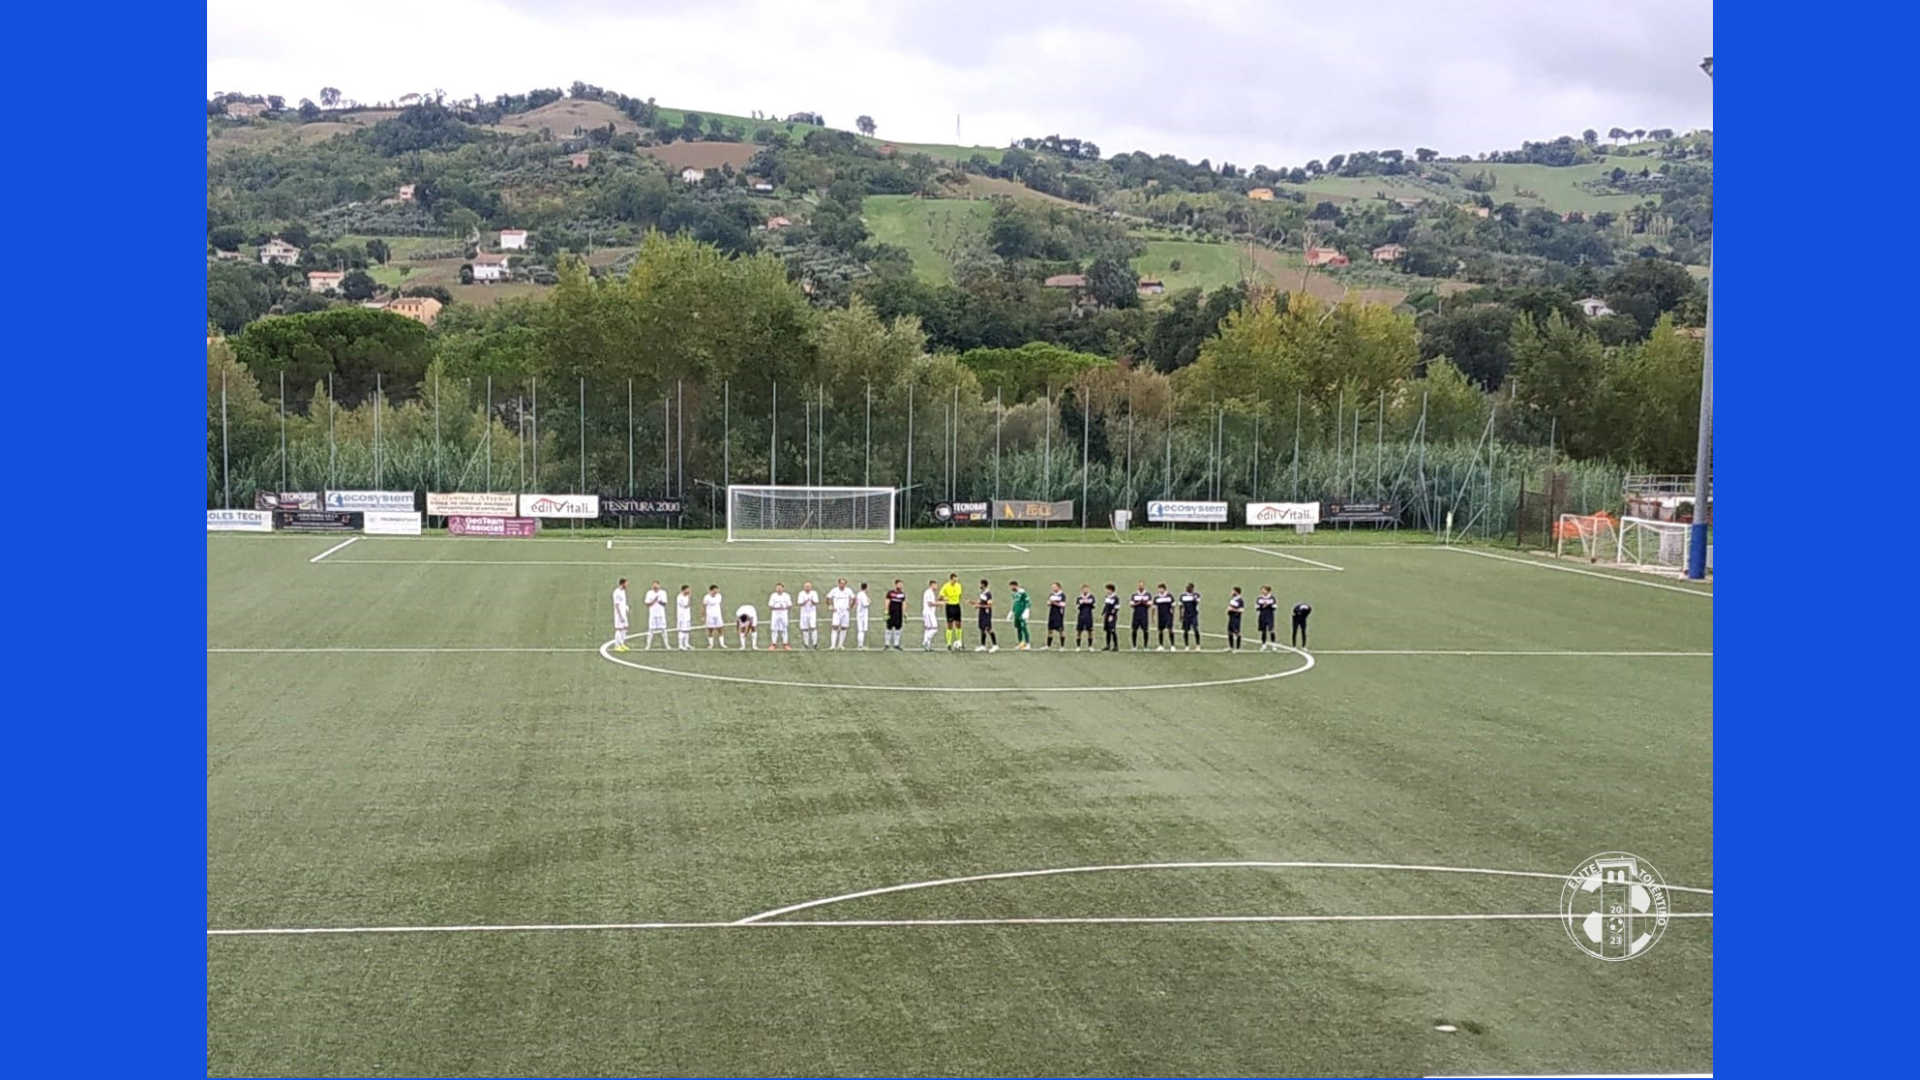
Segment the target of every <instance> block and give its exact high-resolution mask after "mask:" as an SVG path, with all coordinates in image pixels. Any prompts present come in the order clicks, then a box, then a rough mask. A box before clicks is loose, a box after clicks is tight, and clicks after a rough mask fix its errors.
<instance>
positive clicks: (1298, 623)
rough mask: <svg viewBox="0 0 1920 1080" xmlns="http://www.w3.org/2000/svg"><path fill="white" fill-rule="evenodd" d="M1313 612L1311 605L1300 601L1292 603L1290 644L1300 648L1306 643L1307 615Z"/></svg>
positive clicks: (1304, 646)
mask: <svg viewBox="0 0 1920 1080" xmlns="http://www.w3.org/2000/svg"><path fill="white" fill-rule="evenodd" d="M1311 614H1313V605H1312V604H1309V603H1306V602H1305V601H1302V602H1300V603H1298V604H1295V605H1293V635H1292V644H1295V645H1298V646H1300V647H1301V648H1303V649H1304V648H1306V645H1307V616H1309V615H1311Z"/></svg>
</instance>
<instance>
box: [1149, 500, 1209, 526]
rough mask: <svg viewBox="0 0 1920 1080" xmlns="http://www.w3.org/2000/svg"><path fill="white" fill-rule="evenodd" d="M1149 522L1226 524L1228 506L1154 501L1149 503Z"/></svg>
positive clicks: (1207, 503)
mask: <svg viewBox="0 0 1920 1080" xmlns="http://www.w3.org/2000/svg"><path fill="white" fill-rule="evenodd" d="M1147 520H1148V521H1175V522H1180V521H1193V522H1205V523H1215V524H1225V523H1226V520H1227V504H1226V503H1223V502H1175V501H1172V500H1166V499H1154V500H1152V501H1150V502H1148V503H1147Z"/></svg>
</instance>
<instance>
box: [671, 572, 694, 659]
mask: <svg viewBox="0 0 1920 1080" xmlns="http://www.w3.org/2000/svg"><path fill="white" fill-rule="evenodd" d="M673 603H674V625H675V627H676V628H677V629H678V630H679V631H680V651H681V652H685V651H687V650H688V649H691V648H693V641H692V639H693V586H691V585H682V586H680V595H679V596H678V597H675V598H674V602H673Z"/></svg>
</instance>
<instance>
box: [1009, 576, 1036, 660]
mask: <svg viewBox="0 0 1920 1080" xmlns="http://www.w3.org/2000/svg"><path fill="white" fill-rule="evenodd" d="M1007 588H1009V589H1012V590H1013V636H1014V638H1015V639H1016V640H1018V641H1019V644H1017V645H1015V646H1014V647H1013V648H1014V651H1016V652H1026V651H1028V650H1030V649H1032V648H1033V642H1032V640H1031V639H1029V638H1028V636H1027V608H1028V607H1029V606H1031V605H1032V603H1033V598H1032V597H1031V596H1028V595H1027V590H1025V589H1023V588H1021V587H1020V583H1019V582H1017V581H1009V582H1007Z"/></svg>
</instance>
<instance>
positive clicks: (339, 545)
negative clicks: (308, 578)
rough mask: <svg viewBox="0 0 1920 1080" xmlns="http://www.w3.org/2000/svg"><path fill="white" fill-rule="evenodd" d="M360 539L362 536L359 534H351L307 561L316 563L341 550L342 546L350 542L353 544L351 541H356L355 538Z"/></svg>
mask: <svg viewBox="0 0 1920 1080" xmlns="http://www.w3.org/2000/svg"><path fill="white" fill-rule="evenodd" d="M358 539H360V538H359V537H357V536H349V537H347V538H346V539H345V540H342V541H340V542H339V543H337V544H335V545H333V546H332V547H330V548H328V549H327V550H325V551H323V552H321V553H320V554H318V555H315V556H314V557H313V558H311V559H308V560H307V561H308V562H310V563H316V562H319V561H320V560H321V559H324V558H326V557H327V556H329V555H331V554H333V553H334V552H336V551H339V550H340V549H341V548H343V547H346V546H347V545H348V544H351V543H353V542H354V541H355V540H358Z"/></svg>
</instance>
